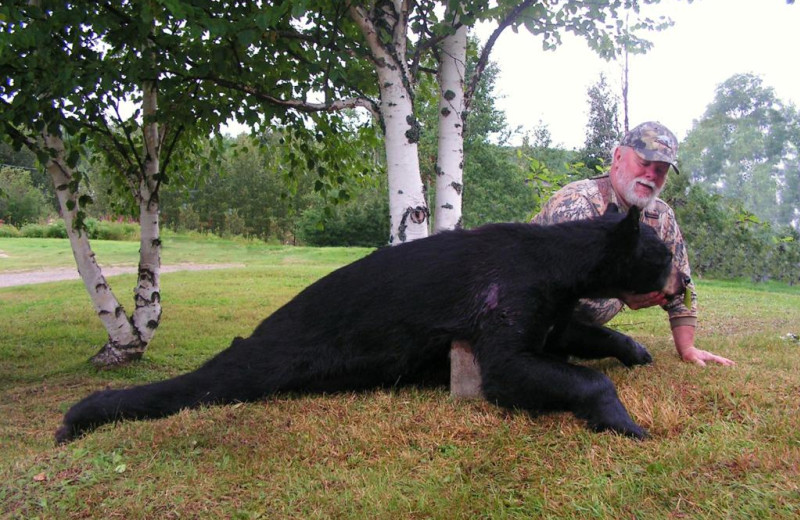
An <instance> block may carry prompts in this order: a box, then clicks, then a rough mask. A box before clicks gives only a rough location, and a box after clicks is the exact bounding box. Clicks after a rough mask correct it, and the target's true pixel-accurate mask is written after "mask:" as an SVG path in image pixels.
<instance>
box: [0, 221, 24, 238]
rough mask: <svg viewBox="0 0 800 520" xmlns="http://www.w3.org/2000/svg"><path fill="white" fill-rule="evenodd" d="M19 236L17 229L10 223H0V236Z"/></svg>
mask: <svg viewBox="0 0 800 520" xmlns="http://www.w3.org/2000/svg"><path fill="white" fill-rule="evenodd" d="M18 236H20V233H19V229H17V228H15V227H14V226H12V225H11V224H0V238H16V237H18Z"/></svg>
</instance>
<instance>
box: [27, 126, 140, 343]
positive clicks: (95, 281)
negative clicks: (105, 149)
mask: <svg viewBox="0 0 800 520" xmlns="http://www.w3.org/2000/svg"><path fill="white" fill-rule="evenodd" d="M43 137H44V142H45V146H46V147H47V149H49V151H50V156H51V158H50V160H49V161H48V162H47V165H46V169H47V172H48V173H49V174H50V177H51V178H52V180H53V185H54V186H55V188H56V194H57V196H58V203H59V206H60V207H61V213H62V215H63V218H64V224H65V225H66V228H67V236H68V237H69V242H70V246H71V247H72V254H73V256H74V257H75V263H76V265H77V266H78V274H80V276H81V279H82V280H83V284H84V286H85V287H86V291H87V292H88V293H89V297H90V298H91V300H92V303H93V305H94V309H95V312H97V316H98V317H99V318H100V321H101V322H102V323H103V326H104V327H105V329H106V332H107V333H108V343H107V345H113V346H115V347H122V346H129V345H137V344H138V342H139V340H138V338H137V337H136V334H135V333H134V330H133V327H132V326H131V323H130V322H129V321H128V316H127V315H126V314H125V310H124V309H123V308H122V305H121V304H120V303H119V301H118V300H117V298H116V297H115V296H114V293H113V292H112V290H111V288H110V287H109V285H108V282H107V281H106V279H105V277H104V276H103V272H102V270H101V268H100V266H99V265H98V264H97V261H96V260H95V255H94V252H93V251H92V248H91V246H90V245H89V238H88V237H87V236H86V233H85V232H81V231H79V230H76V229H75V228H74V227H73V224H74V221H75V218H76V215H77V212H78V210H79V208H78V200H77V199H78V196H77V194H76V193H73V192H72V191H71V190H70V189H69V187H68V185H69V183H70V182H71V181H72V171H71V169H70V168H69V167H68V166H67V163H66V161H65V160H64V142H63V141H62V140H61V138H60V137H57V136H55V135H52V134H49V133H45V134H44V135H43ZM70 206H71V209H70Z"/></svg>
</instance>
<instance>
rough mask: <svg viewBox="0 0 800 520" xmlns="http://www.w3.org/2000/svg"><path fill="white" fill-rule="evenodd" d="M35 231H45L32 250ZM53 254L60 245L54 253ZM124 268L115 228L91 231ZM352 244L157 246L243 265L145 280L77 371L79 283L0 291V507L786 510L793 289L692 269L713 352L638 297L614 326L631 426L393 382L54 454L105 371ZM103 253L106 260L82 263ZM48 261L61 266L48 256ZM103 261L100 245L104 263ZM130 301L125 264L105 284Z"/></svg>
mask: <svg viewBox="0 0 800 520" xmlns="http://www.w3.org/2000/svg"><path fill="white" fill-rule="evenodd" d="M45 242H46V243H45ZM65 247H66V248H67V249H66V254H65V253H64V252H63V249H64V248H65ZM94 248H95V251H96V252H97V254H98V259H99V260H100V262H101V263H103V262H104V261H106V262H108V263H109V265H111V264H125V263H129V264H130V265H135V263H136V256H137V255H136V250H137V248H138V245H137V244H135V243H124V242H123V243H101V242H98V243H96V244H94ZM0 251H3V252H4V253H6V254H7V255H8V258H0V276H2V272H3V271H10V270H19V269H21V268H25V267H36V268H44V267H48V266H53V265H69V262H68V261H69V260H71V258H70V256H69V249H68V246H66V243H65V241H61V242H60V243H59V242H57V241H55V242H51V241H41V240H40V241H38V242H37V241H36V240H28V239H0ZM365 253H366V250H363V249H315V248H291V247H285V246H266V245H261V244H256V243H246V242H236V241H219V240H211V241H209V240H196V239H174V240H170V241H168V242H167V243H166V246H165V248H164V253H163V255H162V256H163V260H164V263H181V262H187V261H188V262H194V263H235V264H242V265H243V267H237V268H232V269H224V270H217V271H205V272H177V273H167V274H164V275H163V276H162V294H163V305H164V315H163V318H162V323H161V326H160V327H159V330H158V332H157V334H156V337H155V340H154V341H153V343H152V344H151V346H150V347H149V349H148V351H147V354H146V355H145V358H144V359H143V360H142V361H141V362H139V363H137V364H135V365H133V366H131V367H128V368H125V369H120V370H116V371H103V372H98V371H95V370H94V369H92V368H91V366H90V365H89V363H88V362H87V359H88V357H89V356H91V355H92V354H93V353H94V352H95V351H96V350H97V348H99V346H100V345H102V343H103V342H104V339H105V334H104V331H103V330H102V328H101V326H100V322H99V320H97V318H96V317H95V316H94V315H93V312H92V309H91V304H90V302H89V299H88V297H87V295H86V294H85V290H84V289H83V286H82V284H81V283H80V282H77V281H76V282H57V283H48V284H41V285H32V286H25V287H11V288H5V289H0V315H1V316H0V317H1V318H2V320H1V321H0V323H2V331H3V334H2V335H0V482H1V483H2V484H0V516H2V517H8V518H59V519H61V518H125V519H136V518H142V519H144V518H148V519H150V518H269V519H278V518H298V519H306V518H346V519H349V518H373V519H398V518H442V519H445V518H446V519H452V518H476V517H477V518H519V519H522V518H608V519H618V518H639V519H642V518H654V519H656V518H658V519H660V518H708V519H718V518H748V519H749V518H787V519H788V518H796V517H797V516H798V514H800V414H798V412H800V344H798V342H797V341H796V340H793V339H789V338H787V334H798V333H800V289H797V288H794V287H787V286H781V285H773V284H759V285H752V284H749V283H742V282H715V281H711V280H700V281H699V282H698V287H699V292H700V299H701V325H700V328H699V330H698V338H699V339H698V346H700V347H701V348H706V349H708V350H712V351H714V352H716V353H719V354H721V355H723V356H726V357H729V358H731V359H734V360H735V361H736V362H737V365H736V366H735V367H719V366H712V367H707V368H700V367H697V366H694V365H689V364H686V363H682V362H680V361H679V360H678V359H677V357H676V354H675V352H674V347H672V344H671V340H670V335H669V330H668V326H667V323H666V319H665V318H664V315H663V313H662V312H661V311H660V310H657V309H656V310H653V309H650V310H646V311H638V312H626V313H623V314H622V315H620V316H619V317H618V318H617V319H616V320H615V322H614V324H615V326H617V327H618V328H620V329H621V330H623V331H625V332H627V333H629V334H632V335H633V336H634V337H635V338H636V339H638V340H639V341H640V342H642V343H644V344H645V345H647V346H648V347H649V348H650V350H651V352H652V354H653V356H654V358H655V362H654V363H653V364H652V365H650V366H647V367H639V368H635V369H632V370H631V369H625V368H624V367H622V366H621V365H619V363H617V362H615V361H610V360H607V361H600V362H593V363H590V365H592V366H594V367H596V368H599V369H600V370H602V371H603V372H605V373H606V374H607V375H608V376H609V377H611V378H612V379H613V380H614V382H615V383H616V385H617V388H618V390H619V393H620V397H621V399H622V400H623V402H624V403H625V404H626V406H627V407H628V409H629V410H630V412H631V415H632V416H633V417H634V419H635V420H636V421H637V422H639V423H640V424H642V425H644V426H645V427H646V428H647V429H648V430H649V431H650V434H651V438H650V439H648V440H646V441H644V442H636V441H632V440H630V439H627V438H622V437H619V436H615V435H612V434H594V433H591V432H589V431H587V430H586V429H585V428H584V427H583V426H582V424H581V423H580V422H579V421H578V420H576V419H575V418H573V417H572V416H571V415H568V414H553V415H548V416H544V417H538V418H531V417H529V416H527V415H525V414H521V413H509V412H506V411H503V410H501V409H499V408H496V407H494V406H492V405H490V404H488V403H485V402H480V401H471V402H470V401H466V402H465V401H453V400H451V399H450V397H449V395H448V393H447V390H446V389H445V388H441V389H426V390H420V389H400V390H396V391H376V392H367V393H362V394H344V395H336V396H277V397H274V398H271V399H269V400H267V401H266V402H260V403H251V404H241V405H235V406H226V407H211V408H206V409H200V410H192V411H184V412H181V413H180V414H178V415H176V416H173V417H170V418H166V419H162V420H157V421H146V422H128V423H122V424H118V425H108V426H105V427H103V428H101V429H99V430H97V431H96V432H94V433H93V434H91V435H89V436H87V437H85V438H83V439H80V440H78V441H76V442H74V443H72V444H69V445H67V446H63V447H56V446H55V445H54V443H53V433H54V431H55V429H56V428H57V427H58V424H59V422H60V418H61V415H62V414H63V413H64V411H65V410H66V409H67V408H68V407H69V406H70V405H71V404H72V403H74V402H75V401H77V400H78V399H80V398H82V397H84V396H85V395H87V394H88V393H89V392H91V391H94V390H97V389H101V388H103V387H105V386H106V385H111V386H113V387H121V386H125V385H130V384H137V383H142V382H146V381H153V380H157V379H161V378H164V377H168V376H171V375H175V374H178V373H181V372H184V371H186V370H189V369H192V368H193V367H196V366H197V365H199V364H200V363H201V362H202V361H203V360H205V359H206V358H208V357H209V356H210V355H212V354H213V353H215V352H218V351H219V350H221V349H223V348H225V347H226V346H227V345H228V344H229V343H230V341H231V339H232V338H233V337H234V336H236V335H246V334H248V333H249V332H250V331H251V330H252V329H253V328H254V327H255V325H256V324H257V323H258V322H259V321H260V319H262V318H263V317H264V316H266V315H267V314H269V313H270V312H272V311H273V310H275V309H276V308H277V307H278V306H280V305H281V304H283V303H284V302H286V301H287V300H288V299H290V298H291V297H292V296H293V295H294V294H296V293H297V292H298V291H299V290H300V289H302V288H303V287H305V286H306V285H308V284H309V283H311V282H312V281H313V280H315V279H317V278H318V277H320V276H322V275H324V274H325V273H327V272H329V271H330V270H332V269H334V268H335V267H336V266H338V265H342V264H344V263H346V262H348V261H351V260H353V259H355V258H358V257H359V256H361V255H363V254H365ZM104 255H106V256H104ZM65 258H66V259H67V260H64V259H65ZM106 258H108V259H106ZM110 281H111V283H112V287H113V288H114V289H115V291H116V292H117V295H118V297H119V298H120V299H121V300H122V303H123V304H125V305H128V306H130V305H132V301H130V296H129V295H130V288H132V287H133V284H134V277H133V276H132V275H122V276H117V277H112V278H111V279H110Z"/></svg>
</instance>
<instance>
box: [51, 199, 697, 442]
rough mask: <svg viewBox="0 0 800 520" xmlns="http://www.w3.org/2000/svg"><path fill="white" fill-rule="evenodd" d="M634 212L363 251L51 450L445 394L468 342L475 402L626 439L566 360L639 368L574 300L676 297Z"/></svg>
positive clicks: (95, 398) (105, 404)
mask: <svg viewBox="0 0 800 520" xmlns="http://www.w3.org/2000/svg"><path fill="white" fill-rule="evenodd" d="M672 265H673V264H672V255H671V253H670V251H669V250H668V249H667V247H666V246H665V245H664V244H663V243H662V242H661V241H660V240H659V239H658V237H657V236H656V234H655V232H654V231H653V230H652V229H651V228H649V227H648V226H646V225H642V226H640V225H639V211H638V210H637V209H636V208H633V209H631V210H630V211H629V212H628V214H627V215H622V214H620V213H618V212H617V211H615V208H609V211H608V212H607V213H606V214H605V215H604V216H603V217H600V218H597V219H591V220H584V221H577V222H565V223H562V224H557V225H554V226H547V227H542V226H536V225H531V224H490V225H486V226H483V227H480V228H477V229H473V230H469V231H465V230H458V231H450V232H444V233H441V234H437V235H434V236H431V237H429V238H426V239H421V240H416V241H413V242H410V243H406V244H403V245H399V246H395V247H389V248H384V249H379V250H377V251H375V252H374V253H372V254H370V255H368V256H366V257H364V258H362V259H360V260H358V261H356V262H354V263H352V264H349V265H347V266H345V267H342V268H340V269H338V270H336V271H334V272H333V273H331V274H329V275H327V276H325V277H323V278H322V279H320V280H318V281H317V282H315V283H313V284H312V285H310V286H309V287H307V288H306V289H305V290H303V291H302V292H300V293H299V294H298V295H297V296H296V297H295V298H294V299H292V300H291V301H289V302H288V303H287V304H286V305H284V306H283V307H281V308H280V309H278V310H277V311H275V312H274V313H273V314H272V315H271V316H269V317H268V318H267V319H265V320H264V321H263V322H262V323H261V324H260V325H259V326H258V327H257V328H256V329H255V331H254V332H253V334H252V335H251V336H250V337H249V338H244V339H243V338H236V339H234V340H233V343H232V344H231V346H230V347H229V348H227V349H226V350H224V351H222V352H220V353H219V354H217V355H216V356H215V357H214V358H212V359H210V360H209V361H207V362H206V363H205V364H203V365H202V366H201V367H200V368H198V369H197V370H195V371H194V372H190V373H187V374H184V375H181V376H178V377H175V378H172V379H168V380H165V381H161V382H157V383H151V384H146V385H142V386H136V387H132V388H128V389H122V390H105V391H100V392H96V393H94V394H91V395H89V396H88V397H86V398H85V399H83V400H82V401H80V402H79V403H77V404H76V405H74V406H73V407H72V408H71V409H70V410H69V411H68V412H67V413H66V415H65V416H64V423H63V425H62V426H61V428H59V430H58V431H57V432H56V441H57V442H59V443H63V442H67V441H70V440H72V439H74V438H76V437H77V436H79V435H81V434H83V433H84V432H87V431H90V430H92V429H94V428H96V427H97V426H99V425H101V424H104V423H108V422H112V421H117V420H123V419H144V418H157V417H164V416H166V415H170V414H174V413H176V412H178V411H179V410H181V409H183V408H190V407H197V406H200V405H208V404H222V403H232V402H239V401H253V400H257V399H260V398H263V397H265V396H267V395H269V394H273V393H276V392H337V391H350V390H363V389H368V388H376V387H382V386H395V385H402V384H418V383H421V382H427V383H429V382H431V381H433V382H437V381H438V382H441V383H445V382H446V381H447V376H448V374H449V371H448V368H449V361H448V352H449V350H450V344H451V342H452V341H454V340H464V341H468V342H470V344H471V345H472V347H473V350H474V352H475V356H476V360H477V363H478V365H479V369H480V374H481V380H482V382H483V388H482V389H483V394H484V397H485V398H486V399H488V400H489V401H491V402H494V403H496V404H498V405H500V406H503V407H508V408H512V409H521V410H525V411H527V412H530V413H532V414H538V413H542V412H547V411H551V410H554V411H555V410H568V411H571V412H573V413H574V414H575V415H576V416H577V417H580V418H582V419H585V420H586V421H587V422H588V425H589V426H590V427H591V428H593V429H595V430H598V431H600V430H612V431H614V432H618V433H621V434H625V435H629V436H632V437H636V438H642V437H643V436H644V435H645V432H644V431H643V429H642V428H641V427H639V426H638V425H637V424H636V423H634V422H633V420H632V419H631V418H630V416H629V415H628V412H627V411H626V410H625V407H624V406H623V405H622V403H621V402H620V400H619V398H618V397H617V393H616V390H615V388H614V386H613V384H612V383H611V381H610V380H609V379H608V378H607V377H606V376H605V375H603V374H601V373H599V372H597V371H595V370H592V369H590V368H588V367H585V366H580V365H575V364H571V363H569V362H568V359H567V358H568V357H569V356H570V355H579V356H581V357H590V358H599V357H607V356H614V357H617V358H618V359H619V360H621V361H622V362H623V363H625V364H626V365H634V364H642V363H648V362H649V361H650V360H651V359H650V355H649V354H648V352H647V350H645V349H644V347H642V346H641V345H639V344H638V343H636V342H635V341H633V340H632V339H630V338H628V337H627V336H624V335H622V334H619V333H615V332H613V331H610V330H609V329H606V328H603V327H589V326H586V325H580V324H578V323H574V322H571V320H570V316H571V310H572V309H573V308H574V306H575V303H576V301H577V300H578V298H580V297H613V296H617V295H619V294H620V293H621V292H636V293H646V292H650V291H654V290H664V291H665V292H667V293H668V294H678V293H679V292H681V291H683V289H684V287H685V284H686V283H687V280H686V279H685V276H683V275H682V274H681V273H679V272H677V270H676V269H674V268H673V266H672Z"/></svg>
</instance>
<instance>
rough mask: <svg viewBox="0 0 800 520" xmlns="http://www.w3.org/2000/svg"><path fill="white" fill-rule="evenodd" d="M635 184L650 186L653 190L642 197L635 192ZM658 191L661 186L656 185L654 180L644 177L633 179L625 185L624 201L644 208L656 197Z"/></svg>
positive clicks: (659, 191)
mask: <svg viewBox="0 0 800 520" xmlns="http://www.w3.org/2000/svg"><path fill="white" fill-rule="evenodd" d="M637 184H642V185H644V186H647V187H649V188H651V189H652V190H653V192H652V193H651V194H650V195H649V196H647V197H642V196H641V195H639V194H637V193H636V185H637ZM660 193H661V188H659V187H657V186H656V184H655V183H654V182H652V181H648V180H644V179H634V180H633V181H632V182H630V183H628V186H626V187H625V201H626V202H627V203H628V204H630V205H631V206H637V207H638V208H639V209H645V208H647V207H648V206H649V205H650V204H651V203H652V202H653V201H654V200H656V197H658V195H659V194H660Z"/></svg>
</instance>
